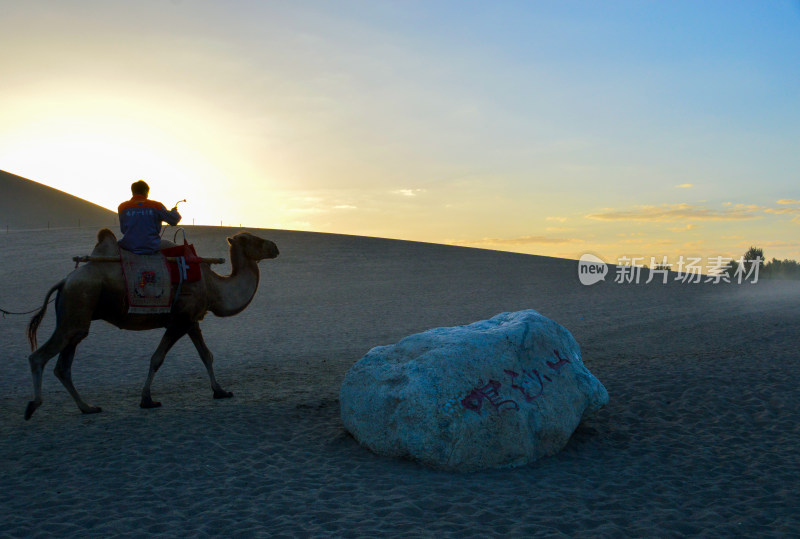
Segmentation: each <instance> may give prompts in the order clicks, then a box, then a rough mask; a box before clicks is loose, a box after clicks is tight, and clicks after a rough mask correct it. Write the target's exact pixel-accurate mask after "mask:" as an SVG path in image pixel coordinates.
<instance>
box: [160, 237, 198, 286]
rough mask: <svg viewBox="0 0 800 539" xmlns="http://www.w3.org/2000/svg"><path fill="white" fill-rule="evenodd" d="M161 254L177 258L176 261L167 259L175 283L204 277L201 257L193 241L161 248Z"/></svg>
mask: <svg viewBox="0 0 800 539" xmlns="http://www.w3.org/2000/svg"><path fill="white" fill-rule="evenodd" d="M161 254H163V255H164V256H165V257H168V258H171V257H175V258H177V260H176V261H175V262H171V261H169V260H168V261H167V269H168V270H169V276H170V280H171V281H172V282H173V283H180V282H184V283H193V282H195V281H199V280H200V277H202V273H201V272H200V257H199V256H197V252H196V251H195V250H194V245H192V244H191V243H184V244H183V245H176V246H175V247H167V248H166V249H161Z"/></svg>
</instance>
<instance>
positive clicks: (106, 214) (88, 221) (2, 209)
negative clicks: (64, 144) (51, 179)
mask: <svg viewBox="0 0 800 539" xmlns="http://www.w3.org/2000/svg"><path fill="white" fill-rule="evenodd" d="M116 219H117V216H116V213H114V212H111V211H109V210H107V209H105V208H103V207H101V206H98V205H96V204H92V203H91V202H87V201H85V200H83V199H81V198H78V197H75V196H72V195H70V194H68V193H64V192H63V191H59V190H58V189H53V188H52V187H48V186H46V185H42V184H40V183H36V182H33V181H31V180H28V179H25V178H22V177H20V176H15V175H14V174H10V173H8V172H4V171H2V170H0V231H2V232H5V231H6V227H8V229H9V230H20V229H32V228H34V229H35V228H48V227H50V228H63V227H78V226H87V227H98V226H112V225H114V224H116Z"/></svg>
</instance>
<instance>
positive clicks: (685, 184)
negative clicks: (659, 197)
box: [675, 183, 694, 189]
mask: <svg viewBox="0 0 800 539" xmlns="http://www.w3.org/2000/svg"><path fill="white" fill-rule="evenodd" d="M692 187H694V184H693V183H682V184H680V185H676V186H675V189H691V188H692Z"/></svg>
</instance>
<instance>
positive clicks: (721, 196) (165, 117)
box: [0, 0, 800, 264]
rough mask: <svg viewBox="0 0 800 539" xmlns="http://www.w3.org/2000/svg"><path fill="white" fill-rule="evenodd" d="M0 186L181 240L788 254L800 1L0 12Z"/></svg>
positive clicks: (91, 6) (795, 202)
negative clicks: (6, 178) (166, 225)
mask: <svg viewBox="0 0 800 539" xmlns="http://www.w3.org/2000/svg"><path fill="white" fill-rule="evenodd" d="M0 73H2V74H3V75H2V99H1V100H0V169H2V170H6V171H8V172H12V173H14V174H18V175H20V176H23V177H26V178H29V179H32V180H35V181H38V182H40V183H43V184H46V185H50V186H52V187H55V188H57V189H60V190H63V191H66V192H69V193H72V194H74V195H77V196H79V197H81V198H84V199H86V200H89V201H91V202H94V203H96V204H100V205H102V206H105V207H107V208H109V209H116V207H117V205H118V204H119V203H120V202H122V201H123V200H126V199H128V198H129V197H130V188H129V187H130V184H131V183H132V182H133V181H135V180H137V179H144V180H145V181H147V182H148V183H149V184H150V187H151V191H150V195H151V198H154V199H157V200H160V201H161V202H163V203H164V204H165V205H167V207H171V206H172V205H173V204H174V203H175V202H176V201H177V200H181V199H184V198H185V199H186V200H187V202H186V203H183V204H181V205H180V211H181V213H182V214H183V223H185V224H191V223H195V224H207V225H219V224H220V223H222V224H225V225H233V226H238V225H243V226H245V227H258V228H281V229H290V230H310V231H319V232H335V233H343V234H357V235H365V236H379V237H388V238H398V239H408V240H418V241H427V242H435V243H448V244H455V245H463V246H469V247H480V248H488V249H500V250H508V251H516V252H523V253H531V254H539V255H547V256H557V257H563V258H573V259H576V258H579V257H580V256H581V255H582V254H584V253H592V254H594V255H596V256H599V257H601V258H602V259H603V260H605V261H607V262H611V263H617V262H618V261H619V260H620V259H621V258H622V257H628V258H633V257H643V260H644V263H645V264H649V263H650V262H651V258H655V259H656V262H661V261H662V260H663V257H665V256H666V257H668V262H670V263H672V262H673V261H674V260H675V259H677V258H678V257H680V256H684V257H691V256H700V257H712V256H728V257H734V258H737V257H739V256H740V255H741V254H743V253H744V252H745V251H746V250H747V248H748V247H750V246H751V245H755V246H758V247H761V248H763V249H764V252H765V255H766V257H767V258H772V257H777V258H781V259H782V258H792V259H796V260H800V181H798V180H800V178H799V177H798V176H799V173H800V4H799V3H798V2H790V1H755V0H754V1H750V2H746V1H720V2H715V1H699V2H698V1H676V0H670V1H662V2H650V1H645V0H636V1H608V2H593V1H592V2H590V1H586V2H573V1H564V0H559V1H552V2H550V1H544V0H542V1H533V0H530V1H523V2H516V1H502V0H500V1H491V2H489V1H471V0H459V1H440V0H426V1H416V0H402V1H381V0H369V1H367V0H362V1H349V0H335V1H334V0H326V1H304V0H298V1H292V2H285V1H280V2H278V1H275V2H273V1H242V0H227V1H225V2H223V1H216V2H211V1H200V0H198V1H193V0H183V1H178V0H173V1H172V2H168V1H150V0H137V2H123V1H111V0H104V1H90V0H86V1H79V0H58V1H39V0H26V1H25V2H19V1H16V0H14V1H11V0H0Z"/></svg>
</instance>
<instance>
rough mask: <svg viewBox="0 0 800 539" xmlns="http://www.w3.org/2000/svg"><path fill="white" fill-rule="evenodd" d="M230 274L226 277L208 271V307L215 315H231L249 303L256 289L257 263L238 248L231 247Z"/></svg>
mask: <svg viewBox="0 0 800 539" xmlns="http://www.w3.org/2000/svg"><path fill="white" fill-rule="evenodd" d="M230 256H231V274H230V275H228V276H227V277H222V276H220V275H217V274H216V273H214V272H213V271H212V272H210V276H209V277H210V283H208V286H207V288H208V300H209V302H208V308H209V310H210V311H211V312H212V313H214V314H215V315H217V316H233V315H235V314H238V313H240V312H242V311H243V310H244V308H245V307H247V306H248V305H249V304H250V301H251V300H252V299H253V296H255V294H256V290H258V280H259V272H258V264H257V263H256V262H255V261H254V260H250V259H249V258H247V257H246V256H244V254H243V253H242V252H241V250H240V249H235V248H231V250H230Z"/></svg>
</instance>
